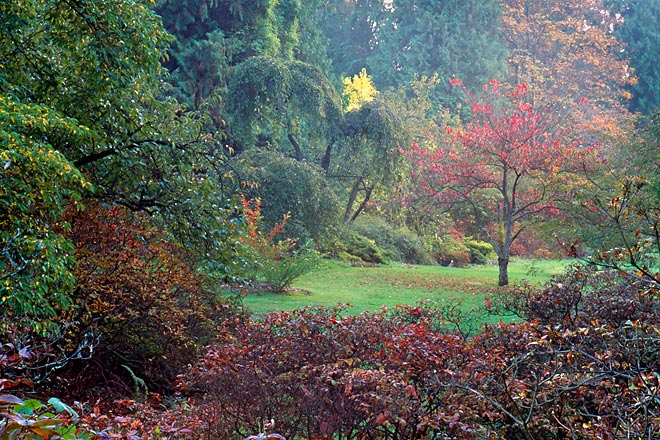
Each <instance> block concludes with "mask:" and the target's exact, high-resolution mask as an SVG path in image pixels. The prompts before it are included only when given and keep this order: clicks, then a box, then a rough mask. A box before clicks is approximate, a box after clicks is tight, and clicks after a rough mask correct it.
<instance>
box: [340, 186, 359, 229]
mask: <svg viewBox="0 0 660 440" xmlns="http://www.w3.org/2000/svg"><path fill="white" fill-rule="evenodd" d="M360 183H362V179H361V178H360V177H358V178H357V179H356V180H355V183H354V184H353V189H351V194H350V195H349V196H348V203H347V204H346V211H345V212H344V222H346V223H349V222H350V221H351V212H352V211H353V205H354V204H355V199H357V195H358V192H359V191H360Z"/></svg>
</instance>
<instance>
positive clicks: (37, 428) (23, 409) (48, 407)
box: [0, 394, 97, 440]
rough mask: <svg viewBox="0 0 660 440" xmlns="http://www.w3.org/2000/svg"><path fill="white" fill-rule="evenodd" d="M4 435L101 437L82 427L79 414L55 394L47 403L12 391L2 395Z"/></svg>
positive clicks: (68, 438) (0, 428)
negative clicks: (14, 393) (25, 398)
mask: <svg viewBox="0 0 660 440" xmlns="http://www.w3.org/2000/svg"><path fill="white" fill-rule="evenodd" d="M0 415H2V416H3V417H2V418H0V439H2V440H4V439H12V440H13V439H46V438H56V439H62V440H74V439H75V440H82V439H91V438H97V435H96V433H95V432H91V431H88V430H87V429H83V428H78V427H77V426H76V423H77V422H78V420H79V416H78V414H77V413H76V411H75V410H74V409H73V408H71V407H70V406H69V405H67V404H65V403H63V402H62V401H61V400H60V399H58V398H56V397H52V398H50V399H48V403H47V404H44V403H42V402H41V401H39V400H36V399H27V400H23V399H20V398H18V397H17V396H14V395H12V394H3V395H0Z"/></svg>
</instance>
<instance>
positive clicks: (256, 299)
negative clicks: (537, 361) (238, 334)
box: [243, 259, 570, 320]
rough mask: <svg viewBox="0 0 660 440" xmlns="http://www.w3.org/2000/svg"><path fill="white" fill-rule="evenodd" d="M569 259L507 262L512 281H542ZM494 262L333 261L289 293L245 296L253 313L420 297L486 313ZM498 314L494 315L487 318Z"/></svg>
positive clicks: (360, 308)
mask: <svg viewBox="0 0 660 440" xmlns="http://www.w3.org/2000/svg"><path fill="white" fill-rule="evenodd" d="M569 263H570V261H569V260H560V261H554V260H526V259H513V260H512V262H511V263H510V265H509V279H510V282H511V284H512V285H513V284H514V283H516V282H518V281H521V280H523V279H526V280H528V281H530V282H534V283H538V284H542V283H543V282H545V281H547V280H549V279H550V278H551V276H552V275H554V274H557V273H560V272H562V270H563V269H564V268H565V267H566V266H567V265H568V264H569ZM497 277H498V268H497V266H496V265H488V266H470V267H468V268H456V267H441V266H411V265H403V264H398V263H397V264H390V265H386V266H378V267H350V266H348V265H345V264H342V263H338V262H335V261H329V262H326V264H325V267H324V268H322V269H320V270H318V271H316V272H314V273H312V274H309V275H306V276H304V277H302V278H300V279H298V280H296V281H295V282H294V283H293V290H289V291H287V292H285V293H279V294H276V293H272V292H261V293H251V294H248V295H247V296H246V297H245V298H244V300H243V302H244V305H245V306H246V307H248V308H249V310H250V311H251V312H252V313H253V314H255V315H263V314H265V313H268V312H271V311H277V310H293V309H296V308H300V307H304V306H327V307H332V306H335V305H337V304H348V305H349V308H348V309H347V311H346V313H350V314H359V313H362V312H364V311H367V310H368V311H377V310H380V309H381V308H382V307H393V306H395V305H400V304H410V305H414V304H417V303H419V301H421V300H426V301H429V302H430V303H431V304H443V303H446V302H454V303H455V304H457V305H458V306H459V307H460V308H461V310H463V311H464V312H472V313H479V312H478V310H481V312H480V314H483V313H485V310H484V308H483V303H484V299H485V298H487V297H492V296H493V295H494V294H495V293H496V292H497V290H498V287H497ZM493 319H495V320H497V319H499V318H498V317H490V318H488V319H484V320H493Z"/></svg>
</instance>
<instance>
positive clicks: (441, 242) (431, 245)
mask: <svg viewBox="0 0 660 440" xmlns="http://www.w3.org/2000/svg"><path fill="white" fill-rule="evenodd" d="M425 242H426V246H427V249H428V250H429V253H430V254H431V255H432V256H433V258H434V259H435V261H437V262H438V264H441V265H443V266H455V267H465V266H467V265H468V263H469V262H470V254H469V252H468V248H467V246H466V245H465V244H464V243H463V242H462V241H461V240H460V239H458V238H457V237H454V236H452V235H446V236H444V237H438V236H427V237H425Z"/></svg>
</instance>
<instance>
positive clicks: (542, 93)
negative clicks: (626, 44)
mask: <svg viewBox="0 0 660 440" xmlns="http://www.w3.org/2000/svg"><path fill="white" fill-rule="evenodd" d="M502 5H503V13H502V26H501V29H502V34H503V36H504V40H505V42H506V44H507V47H508V49H509V57H508V60H507V64H508V67H509V79H510V81H511V83H513V84H521V83H525V84H527V86H528V95H529V96H530V98H532V99H533V102H534V103H535V104H536V105H539V106H547V105H552V106H554V107H555V108H556V109H557V110H558V111H561V109H562V108H566V107H568V108H571V109H573V110H574V111H573V112H571V114H570V117H569V118H567V119H566V121H565V122H566V125H568V124H569V123H570V124H572V125H573V129H576V128H579V129H580V131H581V132H582V133H583V134H584V135H586V134H587V133H591V134H592V135H593V136H594V139H596V138H600V137H602V134H603V133H606V134H610V135H620V134H621V130H620V124H619V121H620V118H621V117H622V116H625V106H624V105H623V101H625V99H626V98H627V96H628V95H627V93H625V89H624V86H625V85H626V84H627V83H629V82H630V81H631V74H630V72H629V70H628V66H627V63H626V62H625V60H622V59H621V58H620V57H619V52H620V51H621V50H622V49H623V46H622V45H621V44H620V43H619V41H618V40H617V39H616V37H615V35H614V32H613V30H614V29H615V27H616V25H617V24H618V22H619V21H620V18H618V17H616V16H613V15H611V14H609V13H608V11H607V10H606V8H605V7H604V3H603V0H593V1H588V2H584V1H575V0H549V1H544V2H539V1H535V0H503V1H502ZM579 100H582V101H584V105H580V106H579V108H578V107H576V106H575V103H576V102H578V101H579Z"/></svg>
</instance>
